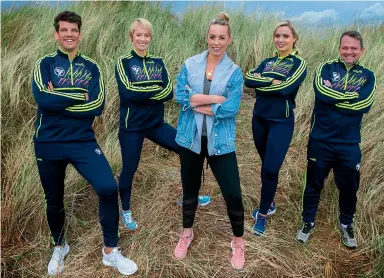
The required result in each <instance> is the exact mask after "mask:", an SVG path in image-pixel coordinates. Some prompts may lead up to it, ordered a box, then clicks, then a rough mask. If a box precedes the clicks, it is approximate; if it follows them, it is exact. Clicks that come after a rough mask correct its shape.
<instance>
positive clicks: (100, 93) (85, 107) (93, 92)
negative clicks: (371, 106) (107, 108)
mask: <svg viewBox="0 0 384 278" xmlns="http://www.w3.org/2000/svg"><path fill="white" fill-rule="evenodd" d="M82 57H83V58H84V59H86V60H87V61H89V62H90V65H91V74H92V79H91V81H90V83H89V87H88V96H89V99H88V100H87V101H86V102H85V103H84V104H77V105H74V106H71V107H68V108H66V109H65V114H66V115H70V116H74V117H79V118H85V117H95V116H100V115H101V113H102V112H103V109H104V104H105V86H104V80H103V75H102V72H101V69H100V67H99V65H98V64H97V63H96V62H95V61H94V60H92V59H90V58H88V57H86V56H82Z"/></svg>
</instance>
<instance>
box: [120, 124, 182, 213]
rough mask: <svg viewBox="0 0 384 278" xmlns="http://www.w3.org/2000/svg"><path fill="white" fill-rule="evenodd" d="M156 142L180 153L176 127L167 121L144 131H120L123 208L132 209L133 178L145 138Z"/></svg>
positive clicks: (121, 196)
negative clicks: (176, 139)
mask: <svg viewBox="0 0 384 278" xmlns="http://www.w3.org/2000/svg"><path fill="white" fill-rule="evenodd" d="M145 138H148V139H149V140H151V141H153V142H155V143H156V144H158V145H160V146H161V147H163V148H166V149H168V150H170V151H173V152H175V153H179V148H180V147H179V145H177V144H176V141H175V138H176V129H175V128H173V127H172V126H170V125H169V124H167V123H164V124H163V125H161V126H160V127H157V128H151V129H148V130H143V131H124V130H120V131H119V141H120V146H121V156H122V161H123V167H122V170H121V173H120V178H119V191H120V199H121V204H122V207H123V210H129V209H130V203H131V192H132V180H133V176H134V175H135V173H136V170H137V167H138V166H139V161H140V155H141V150H142V148H143V142H144V139H145Z"/></svg>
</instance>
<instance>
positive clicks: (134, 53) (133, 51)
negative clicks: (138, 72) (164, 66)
mask: <svg viewBox="0 0 384 278" xmlns="http://www.w3.org/2000/svg"><path fill="white" fill-rule="evenodd" d="M131 54H132V55H133V56H134V57H138V58H140V59H148V58H149V57H150V54H149V51H147V52H146V54H145V56H142V55H140V54H139V53H137V51H136V50H135V49H132V51H131Z"/></svg>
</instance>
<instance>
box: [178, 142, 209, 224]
mask: <svg viewBox="0 0 384 278" xmlns="http://www.w3.org/2000/svg"><path fill="white" fill-rule="evenodd" d="M203 148H204V146H203V144H202V149H203ZM205 148H206V144H205ZM179 154H180V170H181V171H180V172H181V183H182V185H183V208H182V209H183V228H192V226H193V222H194V220H195V213H196V208H197V203H198V195H199V190H200V186H201V173H202V171H203V164H204V159H205V156H204V153H201V154H196V153H194V152H192V151H190V150H188V149H186V148H183V147H180V153H179Z"/></svg>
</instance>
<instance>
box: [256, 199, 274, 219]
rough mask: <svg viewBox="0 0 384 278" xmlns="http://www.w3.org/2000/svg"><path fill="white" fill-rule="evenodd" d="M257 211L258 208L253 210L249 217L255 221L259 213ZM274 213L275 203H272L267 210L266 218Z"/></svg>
mask: <svg viewBox="0 0 384 278" xmlns="http://www.w3.org/2000/svg"><path fill="white" fill-rule="evenodd" d="M259 210H260V209H259V208H258V209H255V210H254V211H253V212H252V214H251V216H252V218H253V219H255V220H256V218H257V214H258V213H259ZM275 212H276V203H275V201H273V202H272V206H270V207H269V209H268V212H267V215H268V216H271V215H273V214H275Z"/></svg>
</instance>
